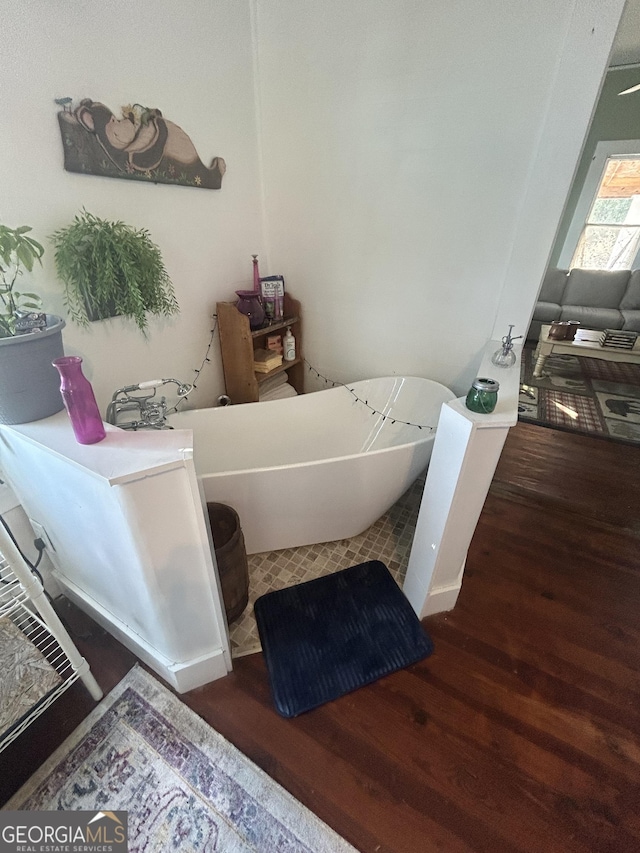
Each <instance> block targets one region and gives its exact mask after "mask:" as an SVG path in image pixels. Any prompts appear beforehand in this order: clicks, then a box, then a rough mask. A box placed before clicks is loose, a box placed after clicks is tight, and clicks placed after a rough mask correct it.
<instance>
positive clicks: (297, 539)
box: [168, 376, 455, 554]
mask: <svg viewBox="0 0 640 853" xmlns="http://www.w3.org/2000/svg"><path fill="white" fill-rule="evenodd" d="M349 389H351V391H350V390H349ZM454 396H455V395H454V394H453V393H452V392H451V391H450V390H449V389H448V388H446V387H445V386H444V385H440V384H439V383H438V382H433V381H431V380H430V379H419V378H415V377H397V376H393V377H386V378H381V379H368V380H364V381H361V382H353V383H350V384H349V385H348V386H346V387H344V386H339V387H336V388H331V389H330V390H327V391H318V392H316V393H312V394H303V395H301V396H298V397H290V398H285V399H281V400H273V401H269V402H261V403H246V404H243V405H237V406H225V407H218V408H211V409H194V410H191V411H184V412H178V413H177V414H174V415H171V416H170V417H169V419H168V422H169V425H170V426H171V427H173V428H175V429H191V430H193V441H194V461H195V468H196V472H197V474H198V476H199V477H200V478H201V481H202V485H203V489H204V494H205V497H206V500H207V501H218V502H220V503H224V504H228V505H229V506H232V507H233V508H234V509H235V510H236V512H237V513H238V515H239V516H240V523H241V526H242V530H243V533H244V538H245V544H246V548H247V553H249V554H255V553H259V552H262V551H275V550H279V549H281V548H293V547H296V546H299V545H311V544H313V543H316V542H329V541H333V540H337V539H347V538H350V537H352V536H356V535H357V534H358V533H362V531H363V530H366V528H367V527H369V526H370V525H371V524H373V523H374V522H375V521H377V519H378V518H380V516H382V515H384V513H385V512H386V511H387V510H388V509H389V508H390V507H391V506H392V505H393V504H394V503H395V502H396V501H397V500H398V498H400V497H401V495H402V494H403V493H404V492H405V491H406V490H407V489H408V488H409V486H410V485H411V484H412V483H413V481H414V480H415V479H416V477H418V476H419V475H420V474H421V473H423V472H424V471H425V470H426V468H427V465H428V463H429V458H430V456H431V449H432V446H433V441H434V437H435V428H436V426H437V423H438V418H439V415H440V409H441V406H442V404H443V403H444V402H447V401H448V400H452V399H453V398H454ZM358 398H359V399H358ZM372 410H375V411H372ZM394 421H395V423H394ZM403 421H405V422H409V424H411V425H409V424H407V423H402V422H403ZM413 424H419V425H422V426H423V428H422V429H419V428H418V426H414V425H413ZM430 427H432V429H430Z"/></svg>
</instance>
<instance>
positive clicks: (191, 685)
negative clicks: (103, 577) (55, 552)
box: [53, 571, 227, 693]
mask: <svg viewBox="0 0 640 853" xmlns="http://www.w3.org/2000/svg"><path fill="white" fill-rule="evenodd" d="M53 575H54V577H55V579H56V581H57V582H58V584H59V585H60V586H61V587H62V589H63V591H64V594H65V595H66V596H67V598H68V599H69V600H70V601H72V602H73V603H74V604H75V605H77V606H78V607H79V608H80V609H81V610H83V611H84V612H85V613H87V614H88V615H89V616H90V617H91V618H92V619H93V620H94V621H95V622H97V623H98V625H100V626H101V627H102V628H104V629H105V631H108V632H109V634H111V635H112V636H113V637H115V638H116V640H118V641H119V642H121V643H122V645H123V646H125V647H126V648H127V649H129V651H131V652H133V654H134V655H136V657H138V658H139V659H140V660H141V661H142V662H143V663H146V664H147V666H149V667H150V668H151V669H152V670H153V671H154V672H155V673H157V674H158V675H159V676H160V677H161V678H163V679H164V680H165V681H166V682H167V684H169V685H170V686H171V687H173V689H174V690H176V691H177V692H178V693H186V692H187V691H188V690H194V689H195V688H196V687H202V685H203V684H208V683H209V682H210V681H215V680H216V679H218V678H222V677H223V676H224V675H227V665H226V662H225V658H224V652H223V650H222V649H212V650H211V651H210V652H208V653H207V654H206V655H202V656H200V657H198V658H192V659H190V660H187V661H181V662H179V663H176V661H172V660H169V659H168V658H166V657H165V656H164V655H163V654H161V653H160V652H159V651H158V650H157V649H155V648H153V646H150V645H149V644H148V643H147V642H146V641H145V640H144V639H143V638H142V637H141V636H139V635H138V634H136V633H135V632H133V631H132V630H131V628H129V626H128V625H125V624H124V623H123V622H121V621H120V620H119V619H117V618H116V617H115V616H114V615H113V614H112V613H109V611H108V610H105V608H103V607H102V606H101V605H100V604H98V602H97V601H95V600H94V599H92V598H90V597H89V596H88V595H86V593H84V592H83V591H82V590H81V589H80V588H79V587H77V586H76V585H75V584H74V583H72V582H71V581H70V580H69V579H68V578H65V577H64V575H62V574H60V573H59V572H58V571H54V572H53Z"/></svg>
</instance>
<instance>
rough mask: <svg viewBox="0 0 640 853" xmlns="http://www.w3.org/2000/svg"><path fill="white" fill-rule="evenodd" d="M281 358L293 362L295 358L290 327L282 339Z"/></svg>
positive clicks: (294, 340)
mask: <svg viewBox="0 0 640 853" xmlns="http://www.w3.org/2000/svg"><path fill="white" fill-rule="evenodd" d="M282 347H283V350H284V352H283V358H284V360H285V361H293V360H294V359H295V357H296V339H295V338H294V336H293V335H292V334H291V326H287V331H286V334H285V335H283V337H282Z"/></svg>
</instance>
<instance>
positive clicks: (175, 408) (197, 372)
mask: <svg viewBox="0 0 640 853" xmlns="http://www.w3.org/2000/svg"><path fill="white" fill-rule="evenodd" d="M213 321H214V322H213V329H211V334H210V335H209V343H208V344H207V349H206V352H205V354H204V358H203V359H202V363H201V365H200V367H199V368H198V369H197V370H194V371H193V372H194V374H195V378H194V380H193V382H192V383H191V388H190V389H189V390H188V391H187V393H186V394H184V395H183V396H182V397H180V399H179V400H178V402H177V403H176V404H175V406H173V407H172V408H171V409H170V410H169V411H171V412H177V411H178V406H179V405H180V404H181V403H184V401H185V400H187V399H188V397H189V394H191V392H192V391H194V390H195V389H196V388H197V387H198V379H199V377H200V374H201V373H202V371H203V370H204V366H205V364H208V363H209V362H210V361H211V359H210V357H209V355H210V353H211V347H212V346H213V340H214V338H215V336H216V329H217V328H218V315H217V314H214V315H213Z"/></svg>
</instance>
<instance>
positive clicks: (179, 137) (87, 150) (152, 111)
mask: <svg viewBox="0 0 640 853" xmlns="http://www.w3.org/2000/svg"><path fill="white" fill-rule="evenodd" d="M56 103H57V104H58V105H59V106H61V107H62V109H61V110H60V112H59V113H58V122H59V124H60V133H61V134H62V145H63V148H64V168H65V169H66V171H67V172H81V173H83V174H90V175H102V176H104V177H107V178H125V179H127V180H136V181H146V182H147V183H161V184H180V185H182V186H188V187H201V188H203V189H210V190H219V189H220V187H221V185H222V176H223V175H224V173H225V171H226V164H225V162H224V160H223V159H222V157H214V158H213V160H212V161H211V165H210V166H208V167H207V166H205V165H204V163H203V162H202V160H201V159H200V157H199V156H198V152H197V151H196V149H195V146H194V144H193V142H192V141H191V139H190V138H189V137H188V136H187V134H186V133H185V132H184V130H182V128H180V127H178V125H177V124H174V123H173V122H172V121H168V120H167V119H165V118H164V116H163V115H162V113H161V112H160V110H158V109H156V108H151V107H143V106H141V105H140V104H133V105H131V104H130V105H127V106H125V107H122V118H120V119H119V118H116V116H115V115H114V114H113V113H112V112H111V110H110V109H109V108H108V107H106V106H105V105H104V104H101V103H99V102H98V101H92V100H91V99H90V98H85V99H83V100H82V101H80V104H79V105H78V106H77V107H75V108H74V107H73V103H72V99H71V98H57V99H56Z"/></svg>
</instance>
